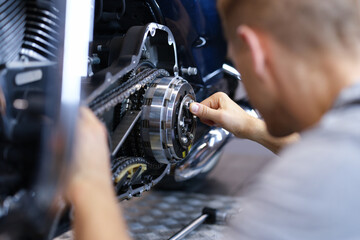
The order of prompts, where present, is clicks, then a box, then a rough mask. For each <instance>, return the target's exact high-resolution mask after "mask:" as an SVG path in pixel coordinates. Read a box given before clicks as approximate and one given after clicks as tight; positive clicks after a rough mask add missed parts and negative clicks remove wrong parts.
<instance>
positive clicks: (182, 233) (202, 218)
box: [169, 214, 209, 240]
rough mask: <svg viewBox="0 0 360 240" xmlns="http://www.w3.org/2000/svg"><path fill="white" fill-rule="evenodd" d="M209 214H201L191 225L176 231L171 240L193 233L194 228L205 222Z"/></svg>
mask: <svg viewBox="0 0 360 240" xmlns="http://www.w3.org/2000/svg"><path fill="white" fill-rule="evenodd" d="M208 216H209V215H208V214H204V215H201V216H200V217H198V218H196V219H195V220H193V221H192V222H191V223H189V225H187V226H185V227H184V228H183V229H181V230H180V231H179V232H177V233H175V235H174V236H172V237H170V238H169V240H179V239H183V238H184V237H186V236H187V235H188V234H189V233H191V232H192V231H193V230H194V229H196V228H197V227H199V226H200V225H201V224H203V223H204V222H205V220H206V218H207V217H208Z"/></svg>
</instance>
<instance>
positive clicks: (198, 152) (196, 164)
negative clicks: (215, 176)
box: [174, 128, 232, 182]
mask: <svg viewBox="0 0 360 240" xmlns="http://www.w3.org/2000/svg"><path fill="white" fill-rule="evenodd" d="M231 136H232V134H230V133H229V132H228V131H226V130H225V129H223V128H214V129H211V130H210V131H209V132H208V133H207V134H206V135H205V136H204V137H202V138H201V139H199V140H198V141H197V142H196V144H195V145H194V146H193V147H192V149H191V151H190V153H189V155H188V156H187V157H186V158H185V159H184V160H183V161H182V162H181V163H179V164H178V165H177V166H176V169H175V172H174V177H175V180H176V181H178V182H182V181H186V180H189V179H191V178H193V177H195V176H197V175H198V174H200V173H202V172H206V170H208V169H209V168H211V167H212V166H213V165H214V164H215V163H216V162H214V161H216V157H215V156H216V154H217V153H218V152H219V151H220V150H221V149H222V147H223V146H224V145H225V144H226V142H227V141H228V140H229V138H230V137H231Z"/></svg>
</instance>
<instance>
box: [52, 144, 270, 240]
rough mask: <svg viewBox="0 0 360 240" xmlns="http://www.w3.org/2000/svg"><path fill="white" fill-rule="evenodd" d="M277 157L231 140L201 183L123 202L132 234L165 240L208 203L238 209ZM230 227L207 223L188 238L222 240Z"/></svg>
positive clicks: (228, 209) (68, 238)
mask: <svg viewBox="0 0 360 240" xmlns="http://www.w3.org/2000/svg"><path fill="white" fill-rule="evenodd" d="M273 157H274V155H273V154H272V153H271V152H270V151H268V150H267V149H265V148H263V147H262V146H260V145H258V144H256V143H253V142H250V141H247V140H240V139H233V140H231V141H230V142H229V143H228V144H227V146H226V147H225V150H224V154H223V156H222V158H221V160H220V162H219V164H218V165H217V166H216V168H215V169H214V170H213V171H212V172H211V173H210V174H209V176H208V177H207V179H206V180H205V181H204V182H203V183H202V184H201V185H198V186H195V187H194V188H192V189H190V190H187V191H183V192H179V191H174V192H171V191H165V192H164V191H157V190H152V191H150V192H149V193H146V194H144V195H143V196H142V197H141V198H136V199H132V200H131V201H125V202H122V203H121V205H122V208H123V209H124V215H125V218H126V220H127V223H128V226H129V233H130V235H131V236H132V237H133V238H134V239H135V240H137V239H144V240H165V239H168V238H169V237H170V236H172V235H173V234H174V233H176V232H177V231H178V230H180V229H181V228H182V227H183V226H185V225H186V224H187V223H189V222H190V221H191V220H192V219H194V218H195V217H197V216H199V215H200V213H201V209H202V208H203V207H204V206H209V207H213V208H217V209H221V210H225V211H230V212H231V211H233V212H236V211H238V210H239V209H240V208H241V195H242V193H243V192H244V190H245V189H246V187H247V186H248V185H249V184H250V183H251V180H252V179H253V178H254V177H255V176H256V174H257V173H259V172H260V171H261V170H262V169H263V168H264V167H266V165H267V164H268V163H269V162H270V161H271V159H272V158H273ZM227 230H228V229H227V227H226V226H224V225H203V226H201V227H200V228H198V229H197V230H195V231H194V232H192V233H191V234H190V235H189V236H188V237H187V238H186V239H196V240H205V239H206V240H218V239H222V237H223V235H224V233H226V231H227ZM60 239H62V240H64V239H66V240H71V239H73V236H72V233H71V232H68V233H66V234H64V235H63V236H61V237H59V238H57V239H56V240H60Z"/></svg>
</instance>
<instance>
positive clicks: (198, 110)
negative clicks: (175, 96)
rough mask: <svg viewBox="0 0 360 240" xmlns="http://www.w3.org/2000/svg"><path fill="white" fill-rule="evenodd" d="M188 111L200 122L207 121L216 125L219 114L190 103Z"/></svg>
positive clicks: (205, 107)
mask: <svg viewBox="0 0 360 240" xmlns="http://www.w3.org/2000/svg"><path fill="white" fill-rule="evenodd" d="M190 111H191V112H192V114H194V115H195V116H197V117H199V118H200V119H201V120H202V121H206V122H208V121H209V120H210V121H212V122H215V123H216V120H217V119H218V116H219V113H218V112H217V111H216V110H214V109H211V108H209V107H207V106H205V105H203V104H200V103H192V104H191V105H190Z"/></svg>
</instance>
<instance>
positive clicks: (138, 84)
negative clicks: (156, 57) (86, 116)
mask: <svg viewBox="0 0 360 240" xmlns="http://www.w3.org/2000/svg"><path fill="white" fill-rule="evenodd" d="M160 76H162V77H168V76H169V73H168V72H167V71H166V70H163V69H159V70H157V69H148V68H146V69H144V70H142V71H141V72H140V73H137V74H136V75H134V76H132V77H131V78H130V79H129V80H127V81H126V82H124V83H122V84H120V85H119V86H118V87H115V88H114V89H112V90H111V91H109V92H107V93H106V94H104V95H101V96H100V97H98V98H96V99H95V100H94V101H93V102H91V103H90V105H89V107H90V108H91V109H92V110H93V112H94V113H95V115H96V116H98V117H99V116H101V115H103V114H104V113H105V112H106V111H108V110H109V109H111V108H113V107H115V106H116V105H118V104H119V103H122V102H123V101H124V100H126V99H128V98H129V97H130V96H131V95H133V94H134V93H136V92H137V91H139V90H140V89H141V88H144V87H145V86H146V85H147V84H149V83H151V82H152V81H154V80H155V79H156V78H158V77H160Z"/></svg>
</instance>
